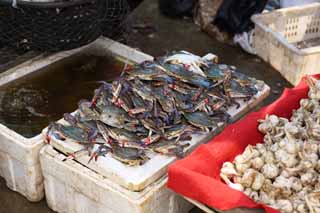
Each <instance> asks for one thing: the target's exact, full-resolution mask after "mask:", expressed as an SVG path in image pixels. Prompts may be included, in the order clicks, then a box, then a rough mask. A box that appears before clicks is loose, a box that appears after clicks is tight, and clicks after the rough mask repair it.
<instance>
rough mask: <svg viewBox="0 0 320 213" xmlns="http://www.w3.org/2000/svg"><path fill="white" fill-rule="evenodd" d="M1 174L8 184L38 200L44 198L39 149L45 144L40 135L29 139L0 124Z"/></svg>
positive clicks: (33, 200) (24, 194) (29, 198)
mask: <svg viewBox="0 0 320 213" xmlns="http://www.w3.org/2000/svg"><path fill="white" fill-rule="evenodd" d="M0 129H1V132H0V176H1V177H3V178H4V179H5V181H6V184H7V186H8V187H9V188H10V189H11V190H13V191H16V192H19V193H20V194H22V195H23V196H25V197H26V198H27V199H28V200H29V201H32V202H36V201H39V200H41V199H42V198H43V196H44V192H43V188H44V187H43V178H42V175H41V168H40V162H39V154H38V153H39V151H40V149H41V147H42V146H43V142H42V137H41V135H38V136H36V137H34V138H31V139H27V138H24V137H22V136H21V135H19V134H17V133H15V132H14V131H12V130H10V129H8V128H7V127H5V126H3V125H1V124H0Z"/></svg>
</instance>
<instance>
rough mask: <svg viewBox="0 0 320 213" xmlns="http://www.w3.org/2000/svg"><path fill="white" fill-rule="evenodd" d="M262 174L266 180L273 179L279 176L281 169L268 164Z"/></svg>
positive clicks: (263, 168)
mask: <svg viewBox="0 0 320 213" xmlns="http://www.w3.org/2000/svg"><path fill="white" fill-rule="evenodd" d="M261 172H262V174H263V175H264V176H265V177H266V178H270V179H272V178H275V177H277V176H278V174H279V168H278V167H277V166H276V165H274V164H269V163H268V164H265V165H264V166H263V167H262V169H261Z"/></svg>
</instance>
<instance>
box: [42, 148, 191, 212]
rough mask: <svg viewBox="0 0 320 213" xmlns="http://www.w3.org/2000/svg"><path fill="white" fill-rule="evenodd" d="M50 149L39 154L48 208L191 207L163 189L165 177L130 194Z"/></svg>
mask: <svg viewBox="0 0 320 213" xmlns="http://www.w3.org/2000/svg"><path fill="white" fill-rule="evenodd" d="M64 158H65V155H63V154H60V153H58V152H57V151H56V150H54V149H53V147H51V146H45V147H44V148H43V149H42V150H41V151H40V162H41V168H42V172H43V176H44V183H45V193H46V199H47V203H48V205H49V207H50V208H51V209H53V210H54V211H57V212H60V213H64V212H68V213H71V212H72V213H85V212H98V213H100V212H101V213H102V212H113V213H126V212H128V213H144V212H145V213H147V212H152V213H166V212H168V213H186V212H188V211H189V210H190V209H191V208H192V207H193V205H192V204H191V203H189V202H187V201H186V200H184V199H183V198H182V197H180V196H179V195H177V194H175V193H174V192H172V191H171V190H170V189H168V188H166V183H167V177H166V176H164V177H162V178H160V179H159V180H158V181H156V182H154V183H153V184H151V185H150V186H148V187H146V188H145V189H144V190H142V191H140V192H133V191H129V190H127V189H125V188H123V187H121V186H119V185H118V184H114V183H113V182H111V181H110V180H108V179H106V178H104V177H103V176H101V175H99V174H97V173H95V172H93V171H92V170H90V169H88V168H86V167H84V166H82V165H81V164H79V163H77V162H76V161H74V160H67V161H62V160H63V159H64Z"/></svg>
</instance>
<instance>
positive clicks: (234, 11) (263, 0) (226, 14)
mask: <svg viewBox="0 0 320 213" xmlns="http://www.w3.org/2000/svg"><path fill="white" fill-rule="evenodd" d="M267 2H268V0H224V1H223V3H222V5H221V6H220V8H219V10H218V12H217V15H216V17H215V19H214V21H213V23H214V24H215V25H216V26H217V27H218V28H219V29H220V30H221V31H225V32H228V33H230V34H232V35H234V34H238V33H242V32H248V31H249V30H251V29H252V28H253V27H254V24H253V23H252V22H251V16H252V15H254V14H257V13H261V12H262V11H263V9H264V8H265V6H266V4H267Z"/></svg>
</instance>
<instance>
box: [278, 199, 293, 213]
mask: <svg viewBox="0 0 320 213" xmlns="http://www.w3.org/2000/svg"><path fill="white" fill-rule="evenodd" d="M275 208H276V209H279V210H280V211H281V212H285V213H287V212H288V213H289V212H290V213H291V212H293V205H292V203H291V202H290V201H289V200H277V201H276V204H275Z"/></svg>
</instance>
